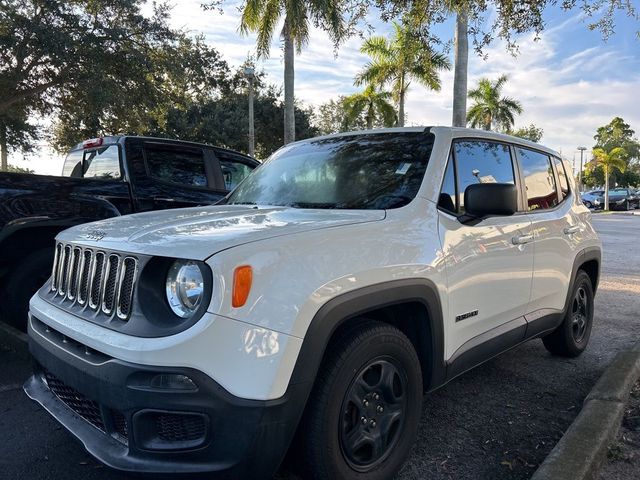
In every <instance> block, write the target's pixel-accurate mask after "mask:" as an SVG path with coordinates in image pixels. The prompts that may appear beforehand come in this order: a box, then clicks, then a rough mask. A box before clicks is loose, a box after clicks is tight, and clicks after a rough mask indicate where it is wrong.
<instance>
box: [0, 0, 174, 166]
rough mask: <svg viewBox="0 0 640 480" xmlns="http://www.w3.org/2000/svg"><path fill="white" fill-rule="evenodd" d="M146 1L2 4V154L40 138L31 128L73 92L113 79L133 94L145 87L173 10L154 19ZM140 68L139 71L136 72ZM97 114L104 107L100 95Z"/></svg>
mask: <svg viewBox="0 0 640 480" xmlns="http://www.w3.org/2000/svg"><path fill="white" fill-rule="evenodd" d="M142 3H143V2H142V0H108V1H107V0H76V1H73V2H59V1H42V0H3V2H2V8H0V120H1V122H0V144H1V145H0V147H1V150H2V152H3V157H6V152H7V150H8V148H9V146H11V147H12V148H21V147H23V146H24V145H25V144H24V142H22V143H21V142H20V141H18V142H17V144H16V143H14V144H10V143H9V142H10V138H13V139H21V138H22V139H25V138H27V137H34V136H37V132H36V131H35V130H33V129H32V128H30V126H29V123H28V122H27V121H26V120H27V118H29V116H30V115H33V114H38V113H39V114H47V113H51V112H52V111H54V110H55V109H56V108H57V107H58V105H59V104H58V102H59V101H61V99H63V98H64V97H65V96H67V95H69V93H70V92H73V91H80V90H81V89H83V88H86V87H87V85H90V81H91V80H95V79H99V78H100V77H111V81H112V82H115V83H119V84H120V85H121V88H122V90H121V91H124V92H127V91H128V89H130V88H132V87H133V86H137V85H139V84H140V82H143V83H144V82H145V81H146V78H145V75H146V71H145V70H144V67H145V65H146V64H147V62H145V59H146V57H145V56H144V53H145V51H146V50H147V49H148V48H150V47H153V46H155V45H158V44H161V43H163V42H164V41H166V40H167V39H168V38H171V36H172V33H171V31H170V30H169V29H168V27H167V24H166V21H167V8H166V7H165V6H159V7H155V9H154V12H153V14H152V15H151V16H149V17H145V16H143V15H142V13H141V11H140V7H141V4H142ZM135 67H137V68H135ZM94 94H95V95H96V97H97V98H94V104H93V105H91V106H92V107H95V108H99V104H98V102H99V101H100V96H99V94H100V91H99V90H96V91H94Z"/></svg>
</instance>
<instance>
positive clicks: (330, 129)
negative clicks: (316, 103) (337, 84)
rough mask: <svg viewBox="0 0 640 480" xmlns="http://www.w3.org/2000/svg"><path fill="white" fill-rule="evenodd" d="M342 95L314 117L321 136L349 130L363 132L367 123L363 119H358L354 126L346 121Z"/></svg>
mask: <svg viewBox="0 0 640 480" xmlns="http://www.w3.org/2000/svg"><path fill="white" fill-rule="evenodd" d="M345 98H346V97H345V96H344V95H342V96H340V97H338V98H337V99H331V100H329V101H327V102H325V103H323V104H322V105H320V107H318V109H317V111H316V112H315V115H314V125H315V127H316V128H317V129H318V133H319V134H320V135H329V134H332V133H338V132H347V131H349V130H362V129H364V128H365V123H364V121H363V119H362V118H361V117H356V118H355V119H354V122H353V123H352V124H349V123H347V122H346V121H345V111H344V100H345Z"/></svg>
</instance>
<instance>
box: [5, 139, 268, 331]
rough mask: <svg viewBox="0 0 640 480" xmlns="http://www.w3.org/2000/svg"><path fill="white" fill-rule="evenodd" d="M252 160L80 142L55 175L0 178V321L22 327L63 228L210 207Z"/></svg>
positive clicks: (207, 150)
mask: <svg viewBox="0 0 640 480" xmlns="http://www.w3.org/2000/svg"><path fill="white" fill-rule="evenodd" d="M258 165H259V163H258V162H257V161H256V160H254V159H252V158H250V157H247V156H245V155H242V154H240V153H237V152H233V151H230V150H226V149H223V148H218V147H212V146H209V145H203V144H198V143H192V142H184V141H176V140H166V139H158V138H147V137H135V136H114V137H103V138H96V139H91V140H87V141H85V142H83V143H81V144H79V145H77V146H76V147H75V148H74V149H73V150H71V152H69V154H68V155H67V157H66V159H65V162H64V167H63V172H62V176H60V177H55V176H43V175H31V174H20V173H2V174H0V282H1V284H2V289H0V317H1V319H2V320H4V321H5V322H7V323H10V324H12V325H14V326H17V327H18V328H22V329H24V328H25V325H26V312H27V308H28V302H29V299H30V298H31V296H32V295H33V293H35V291H36V290H37V289H38V288H39V287H40V286H42V284H43V283H44V282H45V281H46V279H47V278H48V277H49V275H50V273H51V272H50V270H51V265H52V263H53V248H54V237H55V236H56V234H57V233H58V232H60V231H61V230H64V229H65V228H68V227H71V226H73V225H77V224H80V223H86V222H91V221H94V220H100V219H103V218H108V217H114V216H117V215H126V214H128V213H135V212H143V211H147V210H159V209H165V208H179V207H192V206H198V205H206V204H212V203H215V202H217V201H218V200H220V199H221V198H223V197H224V196H225V195H226V194H227V193H228V192H229V190H231V189H233V188H234V187H235V186H236V185H237V184H238V183H239V182H240V181H241V180H242V179H243V178H244V177H246V176H247V175H248V174H249V173H250V172H251V170H253V169H254V168H255V167H256V166H258Z"/></svg>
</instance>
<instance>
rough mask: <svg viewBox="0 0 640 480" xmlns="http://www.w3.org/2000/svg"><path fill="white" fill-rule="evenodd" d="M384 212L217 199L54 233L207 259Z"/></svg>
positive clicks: (107, 245) (97, 245)
mask: <svg viewBox="0 0 640 480" xmlns="http://www.w3.org/2000/svg"><path fill="white" fill-rule="evenodd" d="M384 218H385V211H384V210H319V209H299V208H289V207H255V206H245V205H221V206H211V207H196V208H184V209H176V210H161V211H154V212H145V213H136V214H133V215H125V216H123V217H115V218H109V219H107V220H100V221H98V222H91V223H86V224H84V225H78V226H76V227H72V228H70V229H68V230H65V231H63V232H61V233H60V234H59V235H58V237H57V239H58V240H61V241H64V242H73V243H77V244H80V245H86V246H90V247H94V248H104V249H106V250H116V251H122V252H130V253H139V254H145V255H158V256H170V257H178V258H189V259H193V260H205V259H206V258H208V257H210V256H211V255H213V254H215V253H217V252H220V251H222V250H225V249H227V248H231V247H234V246H237V245H241V244H244V243H250V242H256V241H259V240H264V239H267V238H272V237H277V236H280V235H290V234H294V233H301V232H308V231H311V230H320V229H324V228H331V227H339V226H343V225H351V224H355V223H364V222H374V221H379V220H383V219H384Z"/></svg>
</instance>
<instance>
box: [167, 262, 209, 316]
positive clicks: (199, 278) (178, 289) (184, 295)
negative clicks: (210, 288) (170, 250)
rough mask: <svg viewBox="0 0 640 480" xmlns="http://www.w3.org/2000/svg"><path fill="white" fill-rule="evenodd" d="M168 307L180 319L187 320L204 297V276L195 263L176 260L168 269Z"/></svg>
mask: <svg viewBox="0 0 640 480" xmlns="http://www.w3.org/2000/svg"><path fill="white" fill-rule="evenodd" d="M166 291H167V301H168V302H169V307H171V310H173V313H175V314H176V315H177V316H179V317H180V318H189V317H191V316H193V314H194V313H195V312H196V311H197V310H198V307H199V306H200V304H201V303H202V299H203V297H204V276H203V275H202V271H201V270H200V267H199V266H198V264H197V263H196V262H193V261H189V260H176V261H175V262H173V265H171V267H170V268H169V272H168V273H167V282H166Z"/></svg>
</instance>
